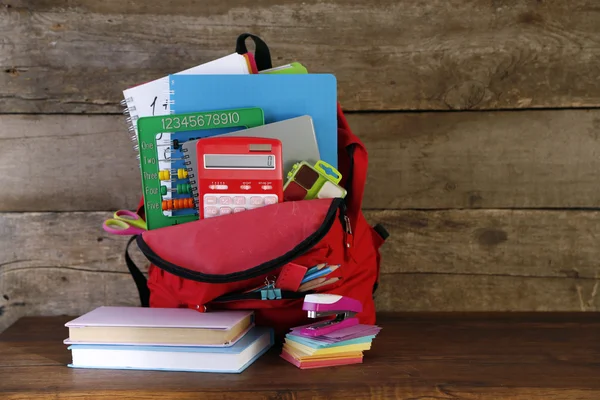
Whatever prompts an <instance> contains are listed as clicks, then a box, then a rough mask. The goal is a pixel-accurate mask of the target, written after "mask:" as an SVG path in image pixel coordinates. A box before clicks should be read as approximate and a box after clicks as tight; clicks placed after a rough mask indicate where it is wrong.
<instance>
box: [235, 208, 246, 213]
mask: <svg viewBox="0 0 600 400" xmlns="http://www.w3.org/2000/svg"><path fill="white" fill-rule="evenodd" d="M242 211H246V209H245V208H244V207H236V208H234V209H233V212H234V213H239V212H242Z"/></svg>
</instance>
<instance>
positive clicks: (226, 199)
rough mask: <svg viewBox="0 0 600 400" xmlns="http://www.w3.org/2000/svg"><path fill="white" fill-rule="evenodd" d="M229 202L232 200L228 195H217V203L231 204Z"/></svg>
mask: <svg viewBox="0 0 600 400" xmlns="http://www.w3.org/2000/svg"><path fill="white" fill-rule="evenodd" d="M231 202H232V200H231V197H229V196H222V197H219V204H223V205H229V204H231Z"/></svg>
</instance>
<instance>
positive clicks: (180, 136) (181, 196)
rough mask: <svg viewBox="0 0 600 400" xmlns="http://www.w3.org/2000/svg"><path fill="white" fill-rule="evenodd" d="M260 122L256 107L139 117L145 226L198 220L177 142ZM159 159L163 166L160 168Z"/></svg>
mask: <svg viewBox="0 0 600 400" xmlns="http://www.w3.org/2000/svg"><path fill="white" fill-rule="evenodd" d="M263 122H264V114H263V111H262V110H261V109H260V108H241V109H234V110H229V109H228V110H218V111H211V112H196V113H189V114H181V115H168V116H159V117H145V118H140V119H139V121H138V129H139V144H138V146H139V149H140V172H141V178H142V190H143V193H144V205H145V211H146V222H147V225H148V229H149V230H152V229H157V228H161V227H165V226H171V225H175V224H182V223H186V222H191V221H195V220H197V219H198V213H197V211H196V208H195V204H194V199H193V196H192V189H193V188H195V187H196V186H195V183H194V186H192V183H191V181H190V179H189V176H188V171H187V166H186V165H185V159H184V154H183V153H182V152H181V143H183V142H185V141H187V140H192V139H196V138H198V137H204V136H207V135H210V134H214V133H215V132H222V130H223V129H228V130H232V129H240V128H250V127H255V126H259V125H262V124H263ZM215 128H217V130H215ZM219 129H220V130H219ZM167 133H168V135H167ZM161 162H162V163H163V165H165V167H164V169H160V165H161Z"/></svg>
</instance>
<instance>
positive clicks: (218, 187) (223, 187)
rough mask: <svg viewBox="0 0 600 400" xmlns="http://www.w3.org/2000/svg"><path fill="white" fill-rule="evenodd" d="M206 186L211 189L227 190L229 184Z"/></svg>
mask: <svg viewBox="0 0 600 400" xmlns="http://www.w3.org/2000/svg"><path fill="white" fill-rule="evenodd" d="M208 188H209V189H211V190H227V189H228V188H229V186H227V185H210V186H209V187H208Z"/></svg>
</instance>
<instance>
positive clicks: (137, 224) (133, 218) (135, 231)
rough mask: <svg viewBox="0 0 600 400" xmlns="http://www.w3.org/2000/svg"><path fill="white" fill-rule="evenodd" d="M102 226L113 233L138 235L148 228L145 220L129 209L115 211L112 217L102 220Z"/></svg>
mask: <svg viewBox="0 0 600 400" xmlns="http://www.w3.org/2000/svg"><path fill="white" fill-rule="evenodd" d="M102 228H103V229H104V231H105V232H108V233H112V234H113V235H139V234H140V233H142V232H144V231H146V230H148V226H147V225H146V221H144V220H143V219H142V218H141V217H140V216H139V215H138V214H137V213H134V212H132V211H129V210H119V211H116V212H115V213H114V215H113V217H112V218H109V219H107V220H106V221H104V223H103V224H102Z"/></svg>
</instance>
